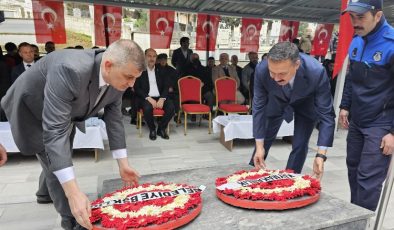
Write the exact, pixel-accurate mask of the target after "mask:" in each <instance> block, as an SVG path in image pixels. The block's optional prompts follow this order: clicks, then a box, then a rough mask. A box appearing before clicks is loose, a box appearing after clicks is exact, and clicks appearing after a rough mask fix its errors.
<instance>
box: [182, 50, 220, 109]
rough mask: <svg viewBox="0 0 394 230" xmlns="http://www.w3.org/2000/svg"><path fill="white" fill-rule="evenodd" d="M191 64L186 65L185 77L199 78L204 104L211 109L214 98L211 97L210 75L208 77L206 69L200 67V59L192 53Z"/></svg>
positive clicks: (211, 84)
mask: <svg viewBox="0 0 394 230" xmlns="http://www.w3.org/2000/svg"><path fill="white" fill-rule="evenodd" d="M190 60H191V62H190V64H189V65H188V68H187V71H186V75H188V76H193V77H197V78H199V79H200V80H201V81H202V83H203V86H202V89H201V94H202V98H203V99H204V104H206V105H208V106H209V108H210V109H211V111H212V109H213V103H214V96H213V83H212V78H211V75H208V69H207V68H206V67H204V66H202V65H201V62H200V57H199V56H198V54H196V53H193V54H192V55H191V58H190Z"/></svg>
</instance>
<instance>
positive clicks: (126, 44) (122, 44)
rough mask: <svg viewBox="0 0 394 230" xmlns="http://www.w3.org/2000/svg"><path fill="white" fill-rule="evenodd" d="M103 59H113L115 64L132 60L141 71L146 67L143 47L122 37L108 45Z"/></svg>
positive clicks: (123, 63)
mask: <svg viewBox="0 0 394 230" xmlns="http://www.w3.org/2000/svg"><path fill="white" fill-rule="evenodd" d="M103 59H111V60H112V61H113V62H114V64H115V65H125V64H128V63H130V62H131V63H133V64H134V65H135V67H137V69H138V70H139V71H144V70H145V69H146V63H145V55H144V52H143V51H142V49H141V47H140V46H139V45H138V44H137V43H135V42H134V41H131V40H127V39H120V40H118V41H116V42H114V43H112V44H111V45H110V46H108V48H107V50H106V51H105V52H104V54H103Z"/></svg>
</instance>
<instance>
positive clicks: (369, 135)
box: [339, 0, 394, 211]
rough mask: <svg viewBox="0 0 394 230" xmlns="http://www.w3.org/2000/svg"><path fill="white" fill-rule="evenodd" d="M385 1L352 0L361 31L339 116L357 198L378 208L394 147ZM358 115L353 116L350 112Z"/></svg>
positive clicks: (392, 41) (390, 33)
mask: <svg viewBox="0 0 394 230" xmlns="http://www.w3.org/2000/svg"><path fill="white" fill-rule="evenodd" d="M382 5H383V1H382V0H357V1H356V0H351V1H350V2H349V5H348V7H347V8H346V10H345V12H348V13H349V14H350V19H351V22H352V25H353V28H354V32H355V34H356V36H355V37H354V38H353V40H352V43H351V44H350V47H349V60H350V70H349V73H348V75H347V76H346V81H345V88H344V91H343V96H342V102H341V105H340V108H341V110H340V113H339V118H340V122H341V124H342V125H343V126H344V127H345V128H349V132H348V136H347V157H346V164H347V168H348V177H349V184H350V192H351V202H352V203H353V204H356V205H359V206H361V207H364V208H367V209H369V210H372V211H374V210H376V207H377V204H378V202H379V197H380V193H381V190H382V183H383V181H384V180H385V178H386V176H387V171H388V167H389V164H390V159H391V156H392V154H393V152H394V29H393V27H392V26H390V25H389V24H388V23H387V21H386V19H385V18H384V15H383V11H382ZM349 112H350V114H352V119H351V120H350V122H349V120H348V115H349Z"/></svg>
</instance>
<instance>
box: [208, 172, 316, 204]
mask: <svg viewBox="0 0 394 230" xmlns="http://www.w3.org/2000/svg"><path fill="white" fill-rule="evenodd" d="M320 190H321V187H320V182H319V181H318V180H317V179H315V178H312V177H311V176H308V175H301V174H295V173H293V171H292V170H263V169H261V170H256V169H253V170H250V171H246V170H242V171H238V172H235V173H234V174H231V175H229V176H227V177H219V178H217V179H216V195H217V197H218V198H219V199H221V200H222V201H224V202H225V203H228V204H231V205H234V206H238V207H243V208H251V209H268V210H284V209H290V208H298V207H302V206H306V205H309V204H311V203H314V202H316V201H317V200H318V199H319V197H320Z"/></svg>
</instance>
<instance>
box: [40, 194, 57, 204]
mask: <svg viewBox="0 0 394 230" xmlns="http://www.w3.org/2000/svg"><path fill="white" fill-rule="evenodd" d="M37 203H38V204H50V203H53V200H52V199H51V197H50V196H37Z"/></svg>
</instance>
